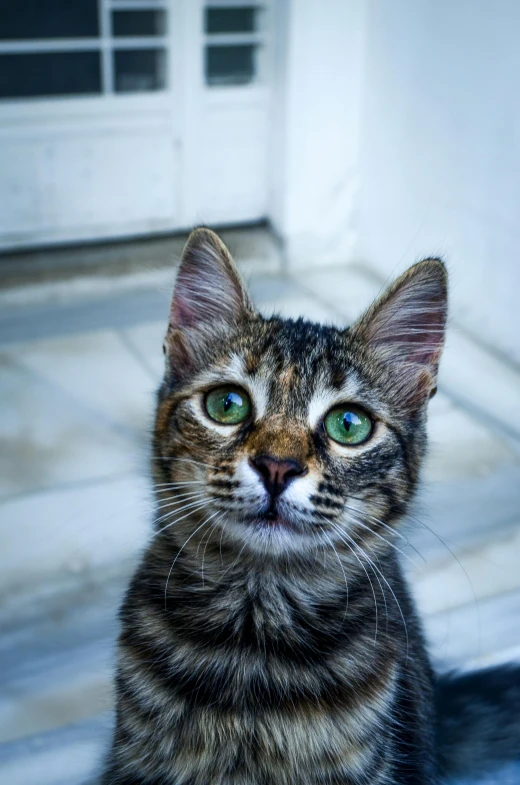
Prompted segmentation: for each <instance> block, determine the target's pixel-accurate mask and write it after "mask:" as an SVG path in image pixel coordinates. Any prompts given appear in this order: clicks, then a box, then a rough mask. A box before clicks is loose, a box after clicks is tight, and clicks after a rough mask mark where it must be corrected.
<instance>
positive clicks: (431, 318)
mask: <svg viewBox="0 0 520 785" xmlns="http://www.w3.org/2000/svg"><path fill="white" fill-rule="evenodd" d="M446 315H447V299H446V272H445V269H444V267H443V265H442V264H441V263H440V262H438V261H437V260H427V261H425V262H420V263H419V264H418V265H416V266H415V267H412V268H411V269H410V270H409V271H408V272H407V273H405V274H404V276H402V278H401V279H399V280H398V281H397V283H396V284H395V285H394V287H393V288H392V289H391V290H390V292H389V294H388V295H386V297H383V299H382V300H381V301H379V302H378V303H376V304H375V305H374V306H372V308H371V309H370V310H369V311H368V313H367V314H366V316H365V317H364V318H363V319H362V320H361V322H360V325H359V329H361V334H362V335H364V337H365V340H367V341H368V343H369V344H371V345H372V346H373V347H374V348H378V349H380V350H382V352H383V353H384V356H385V358H386V359H387V360H388V361H389V362H404V363H414V364H417V365H426V366H430V367H433V368H435V366H436V365H437V363H438V361H439V357H440V354H441V351H442V346H443V343H444V328H445V324H446Z"/></svg>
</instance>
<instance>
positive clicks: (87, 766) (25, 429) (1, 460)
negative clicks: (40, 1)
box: [0, 263, 520, 785]
mask: <svg viewBox="0 0 520 785" xmlns="http://www.w3.org/2000/svg"><path fill="white" fill-rule="evenodd" d="M252 267H253V266H252V265H251V263H249V265H248V272H249V279H250V285H251V289H252V292H253V295H254V297H255V300H256V302H257V304H258V306H259V307H260V309H261V310H262V311H263V312H265V313H269V312H272V311H273V310H278V311H281V312H282V313H284V314H286V315H289V316H299V315H305V316H308V317H309V318H312V319H318V320H324V321H328V322H338V323H345V322H349V321H351V320H352V319H353V318H355V317H356V316H357V315H358V314H359V313H360V312H361V311H362V310H363V308H364V307H365V306H366V305H367V304H368V303H369V301H370V299H371V298H372V297H373V296H374V294H375V293H376V292H377V291H378V289H379V283H378V282H377V281H375V280H374V278H372V277H371V276H370V275H368V274H367V273H366V272H365V271H364V270H362V269H359V268H356V267H351V268H344V269H341V270H339V269H335V270H329V271H327V270H320V271H319V272H313V273H307V274H306V275H305V277H304V278H303V277H302V278H300V277H297V278H291V277H288V276H282V275H280V274H278V275H277V274H274V273H270V274H262V275H260V274H258V273H256V274H255V273H253V274H251V273H250V270H251V269H252ZM153 280H155V279H153ZM153 280H152V278H150V279H149V281H148V285H146V278H145V279H144V283H143V281H141V282H140V285H139V288H138V289H133V290H129V288H128V287H125V286H119V284H118V281H117V280H115V281H114V282H113V289H112V291H103V292H102V293H100V292H99V291H98V292H97V294H95V295H94V294H93V293H88V292H85V293H83V294H76V295H75V297H74V299H73V300H71V299H70V298H69V299H67V298H66V297H63V296H61V298H60V300H59V301H58V302H49V303H45V302H41V303H38V304H35V303H33V304H31V305H25V306H24V305H20V304H19V305H18V306H17V307H16V308H14V307H13V308H11V309H6V308H4V309H3V311H2V313H1V315H0V368H1V375H0V396H1V408H0V431H1V438H2V440H3V441H5V446H6V448H7V449H3V450H2V453H1V456H0V520H1V523H0V538H1V548H0V599H1V603H2V605H1V607H2V611H1V613H0V621H1V623H2V627H3V635H2V637H1V640H0V673H1V674H2V675H1V681H2V683H1V685H0V688H1V697H0V741H3V742H4V744H3V745H2V746H0V779H1V780H2V781H5V782H9V783H10V785H33V783H34V785H61V783H63V785H65V783H67V785H79V783H84V782H87V780H88V777H89V776H91V774H92V771H93V765H94V763H95V761H96V759H99V756H100V755H101V752H100V750H101V749H102V744H103V741H102V739H103V737H104V736H106V733H104V732H103V728H105V726H106V723H107V722H109V720H107V719H106V714H105V712H106V711H107V710H109V709H110V706H111V678H110V673H111V659H112V650H113V642H114V637H115V632H116V624H115V610H116V608H117V604H118V601H119V596H120V592H121V588H122V586H124V582H125V580H126V577H127V575H128V572H129V571H130V570H131V567H132V564H133V563H134V561H135V557H136V554H137V553H138V552H139V549H140V548H141V547H142V545H143V543H144V542H145V541H146V537H147V532H148V513H149V510H150V503H151V502H150V494H149V489H148V485H147V479H146V477H147V462H146V454H147V443H148V433H149V428H150V418H151V414H152V408H153V400H154V391H155V388H156V386H157V383H158V380H159V378H160V374H161V370H162V351H161V346H162V338H163V333H164V329H165V319H166V313H167V308H168V287H167V286H164V285H163V286H162V287H160V288H157V287H156V286H155V285H154V284H153ZM440 382H441V383H440V392H439V394H438V396H437V397H436V398H435V399H434V400H433V402H432V404H431V416H430V439H431V449H430V454H429V457H428V460H427V465H426V470H425V477H424V488H423V491H422V493H421V498H420V500H419V501H418V503H417V507H416V510H415V512H414V517H413V518H411V519H410V524H409V527H408V529H407V536H409V537H410V540H411V543H412V544H413V545H414V546H415V547H416V548H417V549H418V550H419V551H420V553H421V554H422V555H423V557H424V559H425V561H421V560H420V559H419V558H418V557H417V554H416V553H415V552H414V551H413V550H412V548H411V547H409V546H406V545H405V550H406V552H407V554H408V556H410V557H411V559H413V561H414V562H416V564H408V561H407V562H406V564H407V565H408V567H409V572H410V576H411V579H412V582H413V585H414V589H415V593H416V596H417V599H418V602H419V605H420V607H421V609H422V611H423V613H424V616H425V620H426V627H427V631H428V634H429V637H430V640H431V644H432V654H433V656H434V659H435V661H436V662H438V663H439V666H440V667H446V666H453V665H458V666H460V665H466V664H475V663H485V662H493V661H497V660H500V659H507V658H509V657H515V658H518V657H519V656H520V627H519V624H518V620H519V619H520V571H519V570H518V564H520V527H519V514H520V430H519V426H518V423H520V375H519V374H518V372H517V371H516V370H515V368H514V367H512V366H511V365H509V364H507V363H506V362H504V360H503V359H501V358H500V357H498V356H496V355H495V354H494V353H492V352H490V351H489V350H487V349H485V348H484V347H482V346H479V345H478V344H477V343H475V342H474V341H472V340H470V339H469V338H468V337H467V336H465V335H464V334H462V333H457V332H456V331H455V330H454V329H453V330H452V331H451V332H450V334H449V336H448V343H447V350H446V356H445V360H444V363H443V368H442V373H441V380H440ZM98 717H100V718H101V719H98ZM78 723H79V724H78ZM100 729H101V730H100ZM41 734H44V735H41ZM29 753H30V754H29ZM504 781H505V780H504ZM513 781H514V780H511V782H513Z"/></svg>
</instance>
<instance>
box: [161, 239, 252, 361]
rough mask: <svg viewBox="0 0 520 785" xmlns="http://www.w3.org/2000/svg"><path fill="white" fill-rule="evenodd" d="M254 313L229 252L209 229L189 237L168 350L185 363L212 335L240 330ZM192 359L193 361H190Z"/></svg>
mask: <svg viewBox="0 0 520 785" xmlns="http://www.w3.org/2000/svg"><path fill="white" fill-rule="evenodd" d="M252 313H254V309H253V305H252V303H251V300H250V298H249V295H248V294H247V291H246V288H245V286H244V284H243V282H242V279H241V278H240V274H239V272H238V270H237V268H236V265H235V263H234V262H233V259H232V258H231V254H230V253H229V251H228V249H227V248H226V246H225V245H224V243H223V242H222V241H221V240H220V238H219V237H218V236H217V235H216V234H215V232H212V231H211V230H210V229H204V228H201V229H195V231H194V232H192V233H191V234H190V236H189V238H188V242H187V243H186V246H185V248H184V251H183V254H182V260H181V264H180V268H179V272H178V275H177V279H176V281H175V288H174V291H173V297H172V303H171V308H170V321H169V327H168V335H167V337H166V341H165V352H166V353H167V354H169V355H170V354H172V355H177V357H175V356H173V357H172V359H173V360H174V361H175V360H176V363H177V364H178V365H184V364H186V363H188V364H190V362H191V361H192V360H193V359H195V355H196V354H197V352H198V351H199V350H200V349H201V347H202V346H203V345H204V343H205V342H207V340H208V339H211V337H212V335H216V334H222V333H224V332H225V331H226V330H230V329H232V328H233V327H236V325H238V324H239V323H240V322H241V321H242V320H243V319H245V318H247V317H248V316H250V315H251V314H252ZM190 355H191V357H190Z"/></svg>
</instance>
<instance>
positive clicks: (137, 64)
mask: <svg viewBox="0 0 520 785" xmlns="http://www.w3.org/2000/svg"><path fill="white" fill-rule="evenodd" d="M165 66H166V53H165V50H164V49H134V50H131V49H118V50H116V51H115V52H114V74H115V88H116V92H117V93H136V92H138V93H140V92H143V91H148V90H163V89H164V87H165V86H166V69H165Z"/></svg>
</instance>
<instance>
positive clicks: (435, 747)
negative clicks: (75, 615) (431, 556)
mask: <svg viewBox="0 0 520 785" xmlns="http://www.w3.org/2000/svg"><path fill="white" fill-rule="evenodd" d="M446 318H447V274H446V269H445V266H444V264H443V263H442V261H440V260H439V259H426V260H424V261H422V262H419V263H418V264H416V265H414V266H413V267H411V268H410V269H409V270H408V271H407V272H405V273H404V275H402V276H401V277H400V278H399V279H398V280H397V281H396V282H395V283H394V284H393V285H392V286H391V287H390V288H389V289H388V291H386V292H385V293H384V294H383V295H382V297H380V298H379V299H378V300H377V301H376V302H375V303H374V304H372V306H371V307H370V308H369V309H368V311H367V312H366V314H365V315H364V316H362V318H361V319H359V321H358V322H357V323H356V324H355V325H353V326H352V327H350V328H346V329H338V328H336V327H330V326H322V325H318V324H313V323H311V322H308V321H305V320H304V319H298V320H295V321H294V320H291V319H282V318H279V317H276V316H275V317H272V318H263V317H262V316H260V315H259V314H258V313H257V312H256V310H255V308H254V306H253V304H252V302H251V300H250V297H249V295H248V293H247V291H246V288H245V286H244V284H243V282H242V280H241V278H240V276H239V273H238V271H237V268H236V267H235V265H234V263H233V261H232V258H231V256H230V254H229V252H228V250H227V249H226V247H225V246H224V245H223V243H222V242H221V241H220V239H219V238H218V237H217V235H215V234H214V233H213V232H211V231H210V230H208V229H198V230H196V231H195V232H193V233H192V235H191V236H190V239H189V241H188V243H187V245H186V248H185V251H184V254H183V258H182V261H181V265H180V270H179V273H178V276H177V281H176V285H175V290H174V295H173V300H172V305H171V312H170V323H169V327H168V332H167V336H166V340H165V355H166V363H165V365H166V370H165V376H164V380H163V382H162V384H161V387H160V389H159V392H158V400H157V412H156V419H155V429H154V436H153V455H152V469H153V479H154V488H155V495H156V500H157V504H156V514H155V532H154V536H153V538H152V540H151V542H150V544H149V546H148V548H147V550H146V552H145V554H144V557H143V559H142V562H141V564H140V566H139V568H138V569H137V572H136V574H135V576H134V578H133V580H132V581H131V585H130V587H129V589H128V592H127V595H126V599H125V600H124V604H123V607H122V610H121V625H122V631H121V635H120V640H119V649H118V668H117V676H116V690H117V708H116V728H115V732H114V737H113V744H112V749H111V751H110V753H109V755H108V758H107V761H106V766H105V773H104V775H103V780H102V781H103V783H104V785H119V784H123V783H124V784H125V785H319V784H321V783H323V784H324V785H325V784H327V785H368V783H370V785H405V784H406V783H409V785H412V784H413V785H432V784H433V783H438V782H439V781H440V780H441V777H442V776H443V768H445V769H446V770H450V769H451V770H457V766H459V768H460V765H461V764H460V761H458V759H457V757H456V755H451V756H450V753H449V751H448V748H449V743H448V742H449V738H450V737H451V736H452V735H453V734H454V733H457V732H458V731H457V728H458V726H457V723H456V721H453V713H452V709H453V707H454V706H455V704H457V700H458V707H459V709H460V713H461V716H462V714H464V706H466V702H465V701H466V697H465V695H466V694H465V691H464V687H462V688H461V692H460V694H459V696H458V698H456V699H455V700H452V699H451V698H450V695H452V693H451V692H450V690H449V688H448V687H447V684H448V681H449V680H448V681H443V682H440V683H438V682H437V681H436V679H435V677H434V673H433V671H432V667H431V665H430V661H429V657H428V653H427V650H426V645H425V640H424V636H423V633H422V629H421V624H420V621H419V619H418V617H417V613H416V610H415V607H414V603H413V601H412V599H411V596H410V593H409V590H408V588H407V585H406V582H405V579H404V577H403V573H402V570H401V566H400V563H399V558H398V557H399V525H400V522H401V521H402V519H403V516H404V515H405V513H406V511H407V509H408V507H409V505H410V502H411V500H412V499H413V497H414V494H415V491H416V488H417V484H418V481H419V476H420V469H421V463H422V460H423V456H424V453H425V448H426V410H427V404H428V400H429V399H430V397H431V396H432V395H433V394H434V393H435V390H436V378H437V371H438V366H439V360H440V357H441V352H442V348H443V342H444V332H445V325H446ZM473 686H474V685H473ZM446 690H447V691H446ZM470 691H471V690H470ZM503 691H507V690H506V689H504V690H503ZM466 692H467V690H466ZM439 696H440V698H439ZM515 699H516V700H517V701H518V703H520V696H518V695H515ZM450 700H452V703H451V704H450ZM441 703H442V704H443V705H444V706H445V707H448V708H447V710H446V712H445V713H447V715H448V717H449V722H447V723H443V722H440V721H439V718H438V714H437V712H436V706H437V705H439V704H441ZM469 713H470V712H469V711H467V712H466V714H469ZM450 721H451V723H452V724H451V725H450ZM467 738H468V739H471V738H472V737H471V736H469V737H467ZM505 747H507V750H506V749H505V748H504V750H502V751H503V752H508V753H509V752H510V747H511V745H510V744H506V745H505ZM459 764H460V765H459Z"/></svg>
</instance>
